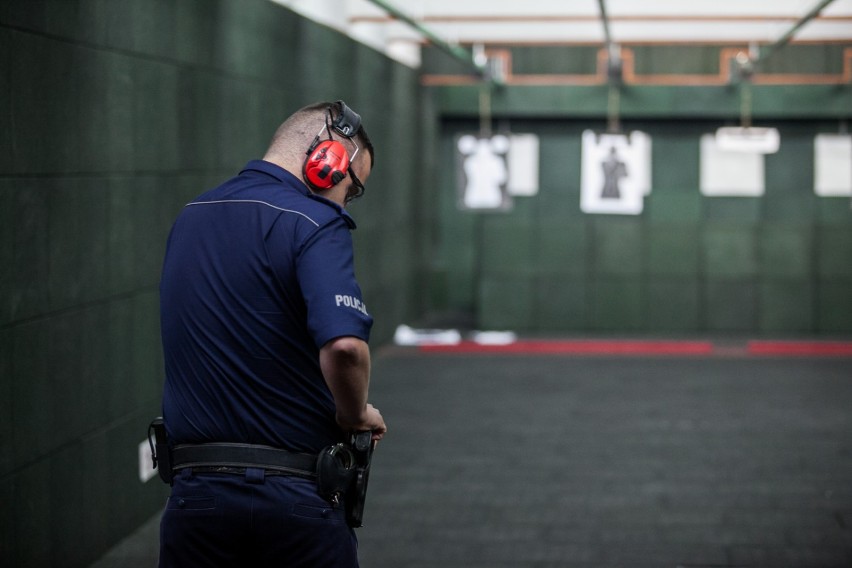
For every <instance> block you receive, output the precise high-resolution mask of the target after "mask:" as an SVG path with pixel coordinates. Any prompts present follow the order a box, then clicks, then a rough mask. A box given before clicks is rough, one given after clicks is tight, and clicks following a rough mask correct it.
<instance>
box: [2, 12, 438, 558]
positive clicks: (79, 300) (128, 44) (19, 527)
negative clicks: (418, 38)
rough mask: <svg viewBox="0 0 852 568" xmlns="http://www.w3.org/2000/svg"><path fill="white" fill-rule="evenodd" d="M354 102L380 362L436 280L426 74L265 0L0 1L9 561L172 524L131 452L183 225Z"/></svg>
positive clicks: (149, 409) (363, 234) (158, 361)
mask: <svg viewBox="0 0 852 568" xmlns="http://www.w3.org/2000/svg"><path fill="white" fill-rule="evenodd" d="M339 98H342V99H345V100H346V101H347V102H348V103H349V104H350V105H351V106H353V108H355V109H356V110H357V111H358V112H360V113H361V114H362V116H363V118H364V123H365V125H366V127H367V129H368V131H369V133H370V136H371V137H372V139H373V142H374V144H375V146H376V149H377V161H376V168H375V169H374V172H373V175H372V176H371V177H370V180H369V181H368V184H367V185H368V193H367V196H366V197H365V198H364V201H363V203H357V204H355V205H353V207H352V213H353V215H354V216H355V218H356V220H357V222H358V224H359V229H358V230H357V231H356V232H355V239H356V264H357V266H356V268H357V271H358V276H359V279H360V281H361V283H362V286H363V288H364V291H365V297H366V299H367V303H368V305H369V306H370V309H371V312H372V313H373V315H374V316H375V318H376V326H375V328H374V333H373V338H374V340H375V343H377V344H378V343H381V342H383V341H386V340H387V339H388V338H389V337H390V336H391V335H392V333H393V329H394V327H395V326H396V325H397V324H399V323H401V322H404V321H410V320H411V319H412V318H413V312H414V310H415V305H416V302H415V300H416V298H415V295H414V294H413V293H411V292H410V290H412V289H414V288H415V285H416V284H417V283H416V282H415V279H416V275H417V274H424V273H425V268H424V262H425V261H424V260H422V257H421V256H420V255H418V254H416V250H418V249H417V247H418V246H421V245H422V244H421V243H420V240H419V239H420V238H421V237H420V232H419V231H421V230H422V229H423V221H422V218H421V216H420V215H418V212H417V211H416V207H417V206H418V205H419V204H421V203H422V202H420V201H418V200H419V199H420V197H419V195H420V193H421V189H422V183H423V181H422V180H423V179H425V178H424V176H423V175H422V174H423V171H422V169H421V168H422V167H423V166H422V165H421V163H420V160H419V156H420V155H422V154H423V150H422V148H423V145H424V144H429V143H430V142H431V141H430V138H429V136H428V135H426V136H421V135H420V134H418V133H421V132H427V133H428V132H435V127H434V126H433V125H432V123H433V122H434V118H433V115H432V114H431V110H429V109H427V108H426V107H424V101H425V98H424V97H423V96H422V91H421V88H420V85H419V83H418V75H417V73H416V72H415V71H413V70H411V69H409V68H406V67H403V66H402V65H400V64H397V63H395V62H392V61H391V60H389V59H387V58H386V57H384V56H383V55H381V54H380V53H378V52H376V51H374V50H372V49H370V48H367V47H364V46H363V45H360V44H357V43H355V42H354V41H352V40H350V39H348V38H346V37H344V36H342V35H341V34H339V33H337V32H335V31H333V30H330V29H328V28H326V27H323V26H321V25H318V24H316V23H313V22H310V21H307V20H305V19H304V18H302V17H300V16H297V15H296V14H295V13H293V12H291V11H289V10H287V9H286V8H283V7H281V6H280V5H276V4H274V3H272V2H269V1H267V0H242V1H240V2H233V1H231V0H181V1H180V2H172V1H170V0H153V1H152V0H110V1H108V2H105V1H103V0H46V1H43V2H30V1H26V0H12V1H8V2H2V3H0V200H1V201H2V203H3V204H4V206H3V207H2V208H0V230H2V231H3V238H2V239H0V258H2V261H3V265H4V267H6V269H5V270H3V271H0V431H3V432H4V433H5V435H4V436H3V437H2V442H0V487H2V488H3V489H2V492H0V503H2V505H0V535H2V536H0V564H2V565H4V566H7V565H8V566H63V567H74V566H86V565H88V564H89V563H90V562H92V561H93V560H95V559H96V558H97V557H98V556H100V555H101V554H102V553H103V552H104V551H105V550H106V549H107V548H108V547H110V546H111V545H112V544H114V543H115V542H116V541H118V540H119V539H121V538H122V537H124V536H125V535H126V534H127V533H128V532H130V531H132V530H133V529H134V528H136V527H137V526H138V525H139V524H140V523H141V522H142V521H144V520H146V519H148V518H150V516H151V515H152V514H154V513H155V512H156V511H157V510H158V509H159V508H160V507H161V504H162V502H163V498H164V496H165V494H166V492H167V491H166V489H167V488H166V487H165V486H164V485H163V484H161V483H159V481H158V480H157V479H154V480H152V481H149V482H148V483H141V482H140V481H139V479H138V455H137V446H138V444H139V443H140V442H142V441H143V439H144V436H145V432H146V427H147V424H148V422H149V421H150V419H151V418H152V417H153V416H155V415H156V414H158V413H159V407H160V397H161V388H162V356H161V350H160V337H159V307H158V290H157V286H158V282H159V276H160V267H161V263H162V258H163V252H164V250H165V241H166V237H167V235H168V231H169V228H170V226H171V223H172V221H173V220H174V218H175V216H176V215H177V214H178V212H179V211H180V209H181V208H182V207H183V205H184V204H185V203H186V202H188V201H189V200H190V199H191V198H192V197H194V196H195V195H197V194H199V193H201V192H202V191H205V190H206V189H208V188H210V187H212V186H214V185H216V184H218V183H220V182H221V181H223V180H224V179H226V178H227V177H230V176H231V175H234V174H235V173H237V172H238V171H239V169H240V168H241V167H242V165H244V164H245V163H246V162H247V161H248V160H250V159H254V158H259V157H261V156H262V154H263V152H264V151H265V149H266V147H267V144H268V142H269V140H270V138H271V137H272V134H273V132H274V131H275V129H276V128H277V127H278V125H279V124H280V122H281V121H282V120H283V119H284V118H286V116H287V115H288V114H289V113H290V112H292V111H294V110H296V109H297V108H299V107H300V106H302V105H305V104H308V103H311V102H314V101H316V100H336V99H339ZM424 232H425V231H424Z"/></svg>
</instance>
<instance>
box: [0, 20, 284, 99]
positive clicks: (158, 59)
mask: <svg viewBox="0 0 852 568" xmlns="http://www.w3.org/2000/svg"><path fill="white" fill-rule="evenodd" d="M0 29H6V30H12V31H15V32H19V33H24V34H28V35H31V36H34V37H39V38H43V39H47V40H51V41H55V42H58V43H63V44H66V45H72V46H75V47H80V48H84V49H89V50H92V51H100V52H103V53H112V54H115V55H123V56H126V57H128V58H131V59H137V60H142V61H148V62H151V63H161V64H162V63H164V64H168V65H171V66H172V67H175V68H176V69H177V70H180V71H194V70H201V71H208V72H212V73H213V74H215V75H219V76H222V77H230V78H233V79H237V80H239V81H240V82H241V83H253V84H256V85H270V86H277V85H279V84H280V88H282V89H284V88H285V85H284V84H282V83H281V81H270V80H269V76H268V75H266V74H264V75H261V76H254V75H248V74H241V73H234V72H232V71H229V70H227V69H222V68H220V67H216V66H215V65H205V64H203V63H198V62H194V61H186V60H182V59H176V58H172V57H165V56H162V55H153V54H150V53H145V52H144V51H133V50H131V49H125V48H120V47H113V46H109V45H104V44H99V43H95V42H89V41H81V40H74V39H70V38H67V37H64V36H60V35H57V34H51V33H47V32H42V31H39V30H34V29H31V28H26V27H23V26H13V25H9V24H5V23H0ZM13 43H14V42H13Z"/></svg>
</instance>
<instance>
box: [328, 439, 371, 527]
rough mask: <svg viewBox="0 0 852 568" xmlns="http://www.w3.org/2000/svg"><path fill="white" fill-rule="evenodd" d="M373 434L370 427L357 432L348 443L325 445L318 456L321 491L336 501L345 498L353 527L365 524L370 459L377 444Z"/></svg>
mask: <svg viewBox="0 0 852 568" xmlns="http://www.w3.org/2000/svg"><path fill="white" fill-rule="evenodd" d="M372 436H373V433H372V432H369V431H365V432H358V433H356V434H353V435H352V436H351V437H350V440H349V442H348V443H342V442H341V443H339V444H335V445H333V446H329V447H327V448H325V449H324V450H323V451H322V452H320V455H319V458H318V459H317V492H318V493H319V494H320V496H321V497H323V498H324V499H326V500H328V501H329V502H331V503H333V504H335V505H339V504H340V500H341V498H342V499H343V504H344V506H345V509H346V522H347V523H348V524H349V526H350V527H353V528H358V527H362V526H364V524H363V519H364V502H365V500H366V498H367V481H368V480H369V477H370V459H371V457H372V454H373V449H374V448H375V444H374V443H373V440H372Z"/></svg>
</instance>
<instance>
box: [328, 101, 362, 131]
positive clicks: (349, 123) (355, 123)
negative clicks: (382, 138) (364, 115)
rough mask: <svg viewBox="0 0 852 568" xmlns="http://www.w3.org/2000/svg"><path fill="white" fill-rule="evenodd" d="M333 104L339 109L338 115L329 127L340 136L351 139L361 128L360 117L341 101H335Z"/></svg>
mask: <svg viewBox="0 0 852 568" xmlns="http://www.w3.org/2000/svg"><path fill="white" fill-rule="evenodd" d="M334 104H335V105H336V106H337V107H338V109H340V114H338V115H337V118H335V119H334V121H333V122H332V123H331V127H332V128H333V129H334V130H335V131H337V132H338V133H339V134H340V135H341V136H345V137H347V138H352V137H353V136H355V135H356V134H357V133H358V129H359V128H361V115H359V114H358V113H357V112H355V111H354V110H352V109H351V108H349V107H348V106H346V103H344V102H343V101H337V102H336V103H334Z"/></svg>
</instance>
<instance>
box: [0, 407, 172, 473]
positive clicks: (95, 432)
mask: <svg viewBox="0 0 852 568" xmlns="http://www.w3.org/2000/svg"><path fill="white" fill-rule="evenodd" d="M161 403H162V399H161V397H160V396H159V395H158V396H156V397H154V398H149V399H146V400H143V401H139V404H138V405H137V406H136V408H137V410H135V411H133V412H131V413H130V414H126V415H124V416H122V417H121V418H117V419H115V420H112V421H111V422H108V423H107V424H104V425H100V426H98V427H97V428H94V429H92V430H89V431H87V432H85V433H84V434H81V435H80V436H77V437H76V438H72V439H71V440H68V441H66V442H63V443H62V444H59V445H58V446H55V447H53V448H50V450H49V451H47V452H45V453H43V454H41V455H39V456H36V457H34V458H32V459H30V460H28V461H26V462H25V463H21V464H15V467H14V469H11V470H9V471H7V472H6V473H4V474H3V475H2V476H0V483H4V482H7V481H9V479H10V478H12V477H14V476H15V475H18V474H20V473H21V472H23V471H26V469H27V468H30V467H33V466H35V465H38V464H39V463H42V462H46V461H50V460H52V459H53V456H55V455H57V454H60V453H62V452H64V451H67V450H71V449H73V448H74V447H75V446H78V445H83V444H86V443H87V442H89V441H91V440H93V439H95V438H97V437H98V436H101V435H104V434H108V433H109V432H111V431H115V430H118V429H120V428H122V427H123V426H125V425H126V424H129V423H132V422H135V421H138V420H140V419H141V420H143V421H145V422H146V423H147V421H149V420H152V419H154V418H155V415H151V417H150V418H148V413H149V411H148V409H149V408H151V409H154V408H159V405H160V404H161ZM155 412H156V413H157V414H159V413H158V412H157V411H155ZM138 438H139V440H140V441H142V440H144V438H145V431H144V430H142V431H140V432H139V436H138Z"/></svg>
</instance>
